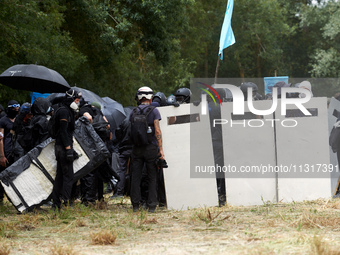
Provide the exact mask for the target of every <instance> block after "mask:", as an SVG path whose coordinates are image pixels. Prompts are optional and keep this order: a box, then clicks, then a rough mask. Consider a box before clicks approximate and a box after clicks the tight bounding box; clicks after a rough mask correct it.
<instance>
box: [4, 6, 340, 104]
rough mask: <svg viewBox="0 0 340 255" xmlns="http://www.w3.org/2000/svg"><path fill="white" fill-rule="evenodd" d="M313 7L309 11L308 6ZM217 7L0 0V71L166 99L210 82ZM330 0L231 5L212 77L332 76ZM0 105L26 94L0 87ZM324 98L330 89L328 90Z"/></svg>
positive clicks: (333, 12) (220, 14)
mask: <svg viewBox="0 0 340 255" xmlns="http://www.w3.org/2000/svg"><path fill="white" fill-rule="evenodd" d="M312 2H313V4H312ZM226 5H227V0H206V1H198V0H172V1H164V0H143V1H135V0H113V1H109V0H72V1H71V0H44V1H42V0H1V5H0V33H1V38H0V43H1V47H0V72H3V71H4V70H6V69H7V68H9V67H10V66H12V65H15V64H39V65H44V66H47V67H49V68H51V69H54V70H56V71H58V72H59V73H61V74H62V75H63V76H64V77H65V79H66V80H67V81H68V82H69V84H70V85H71V86H79V87H83V88H86V89H90V90H92V91H94V92H95V93H97V94H99V95H101V96H109V97H111V98H113V99H115V100H117V101H119V102H121V103H123V104H124V105H125V106H127V105H131V104H134V94H135V91H136V89H137V88H138V87H140V86H143V85H146V86H150V87H152V88H153V89H154V90H155V91H163V92H164V93H165V94H166V95H169V94H171V93H173V92H174V91H175V90H176V88H179V87H182V86H189V81H190V78H194V77H195V78H199V77H207V78H213V77H214V76H215V71H216V63H217V59H218V56H217V53H218V44H219V36H220V30H221V26H222V22H223V19H224V14H225V10H226ZM339 14H340V2H337V1H335V0H330V1H320V0H319V1H318V4H315V1H310V0H294V1H284V0H258V1H247V0H235V4H234V12H233V18H232V27H233V30H234V33H235V37H236V44H234V45H233V46H231V47H229V48H227V49H225V50H224V60H223V61H222V62H221V63H220V67H219V71H218V77H221V78H224V77H265V76H274V74H275V73H276V74H277V75H288V76H290V77H311V76H315V77H339V75H340V72H339V70H340V68H339V66H340V48H339V47H340V46H339V45H340V44H339V43H338V41H339V38H340V37H339V36H340V18H339V17H340V15H339ZM0 88H1V90H2V93H1V94H0V102H1V103H2V104H6V102H7V101H8V100H9V99H11V98H16V99H17V100H18V101H20V102H21V103H23V102H24V101H29V92H26V91H20V92H18V91H14V90H11V89H10V88H8V87H6V86H3V85H0ZM327 89H329V93H331V92H332V93H333V92H334V91H335V90H336V87H334V86H333V87H331V88H328V87H327Z"/></svg>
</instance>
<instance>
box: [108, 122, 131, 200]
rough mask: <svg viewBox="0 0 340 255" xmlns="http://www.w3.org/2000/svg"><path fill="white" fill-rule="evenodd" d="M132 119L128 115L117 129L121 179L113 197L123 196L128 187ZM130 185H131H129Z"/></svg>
mask: <svg viewBox="0 0 340 255" xmlns="http://www.w3.org/2000/svg"><path fill="white" fill-rule="evenodd" d="M130 132H131V127H130V120H129V117H126V118H125V119H124V120H123V122H122V123H121V124H120V125H119V127H118V128H117V129H116V131H115V134H116V139H117V140H118V141H119V146H118V152H119V168H118V175H119V178H120V180H119V181H118V184H117V192H116V193H115V194H113V195H112V196H111V198H112V199H114V198H116V197H123V196H124V193H125V187H126V184H127V183H126V179H129V178H127V177H128V176H127V172H128V165H129V162H130V157H131V153H132V141H131V139H130ZM128 186H130V185H128Z"/></svg>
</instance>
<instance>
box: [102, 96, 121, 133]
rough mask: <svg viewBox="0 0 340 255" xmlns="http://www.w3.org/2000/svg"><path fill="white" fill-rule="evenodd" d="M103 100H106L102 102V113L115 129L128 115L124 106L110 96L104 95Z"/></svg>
mask: <svg viewBox="0 0 340 255" xmlns="http://www.w3.org/2000/svg"><path fill="white" fill-rule="evenodd" d="M102 100H103V101H104V103H103V104H102V113H103V114H104V115H105V117H106V118H107V120H108V121H109V122H110V126H111V128H112V129H113V130H115V129H116V128H118V127H119V125H120V123H122V121H123V120H124V119H125V117H126V113H125V111H124V107H123V105H121V104H120V103H118V102H117V101H115V100H113V99H111V98H109V97H103V98H102Z"/></svg>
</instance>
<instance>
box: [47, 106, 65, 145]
mask: <svg viewBox="0 0 340 255" xmlns="http://www.w3.org/2000/svg"><path fill="white" fill-rule="evenodd" d="M62 107H64V106H61V107H59V108H58V109H57V110H56V111H55V112H54V114H53V115H52V117H51V118H50V120H49V121H48V125H47V129H48V135H49V137H51V138H53V139H56V138H57V135H58V132H59V128H58V126H57V125H56V116H57V112H58V111H59V109H60V108H62Z"/></svg>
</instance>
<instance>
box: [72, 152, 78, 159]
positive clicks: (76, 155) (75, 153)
mask: <svg viewBox="0 0 340 255" xmlns="http://www.w3.org/2000/svg"><path fill="white" fill-rule="evenodd" d="M73 158H74V160H76V159H78V158H79V154H78V153H77V152H76V151H75V150H73Z"/></svg>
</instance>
